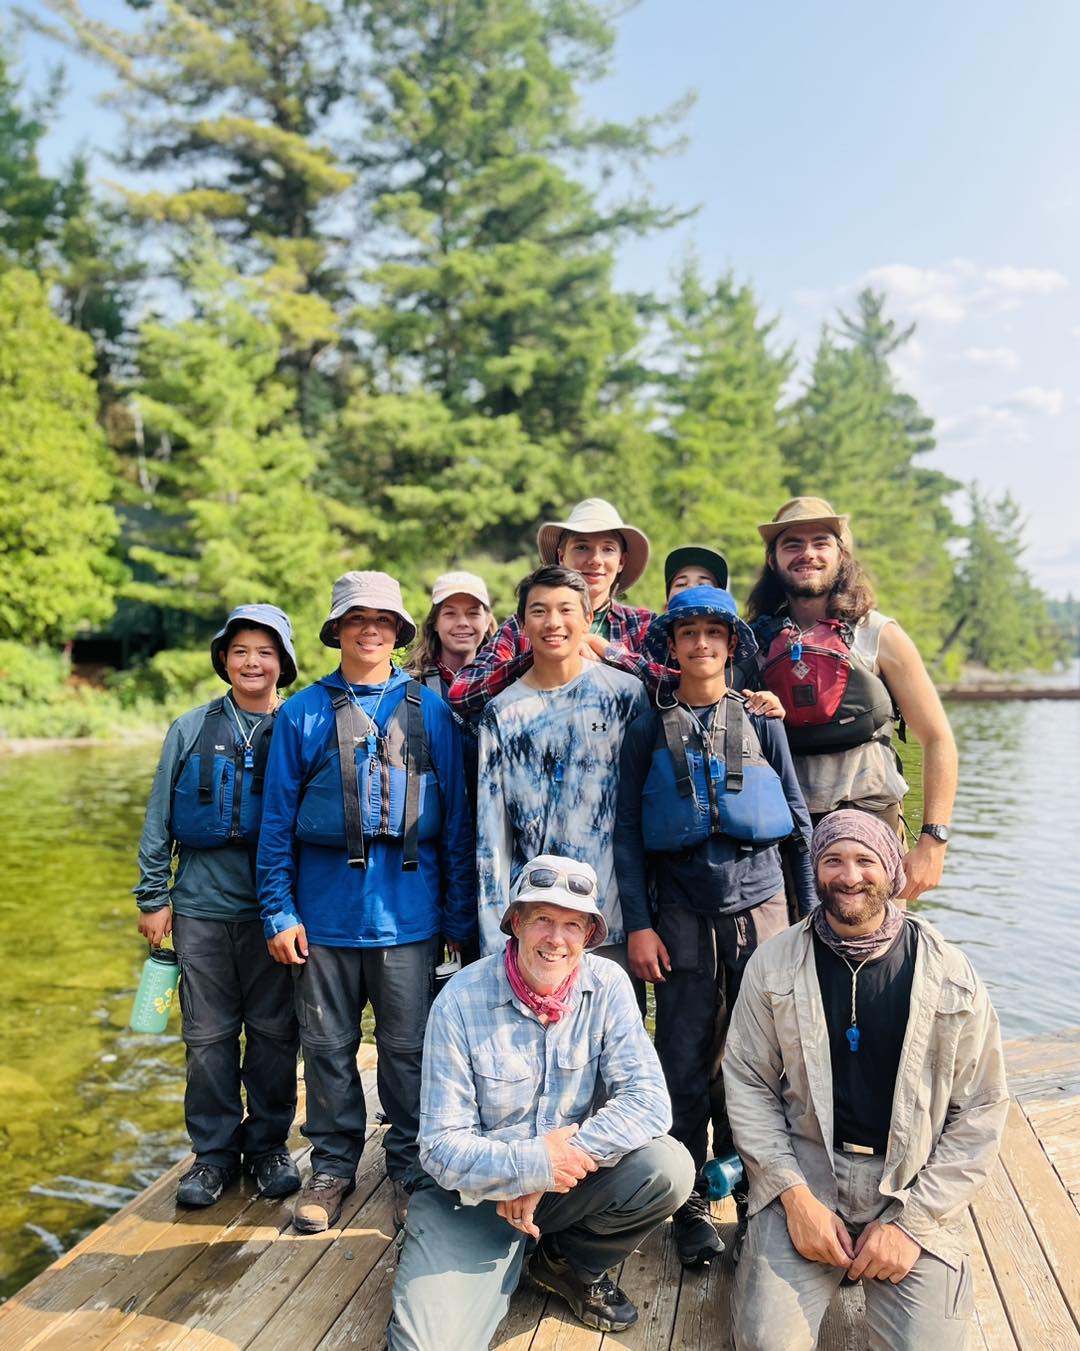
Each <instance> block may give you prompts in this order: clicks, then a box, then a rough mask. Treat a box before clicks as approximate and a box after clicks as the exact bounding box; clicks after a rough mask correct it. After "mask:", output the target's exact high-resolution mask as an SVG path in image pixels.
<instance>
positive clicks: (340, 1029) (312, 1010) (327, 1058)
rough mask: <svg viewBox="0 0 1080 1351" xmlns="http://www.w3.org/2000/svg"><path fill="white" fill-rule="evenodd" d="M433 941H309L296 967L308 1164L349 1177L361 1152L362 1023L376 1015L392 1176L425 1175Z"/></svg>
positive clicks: (409, 1181)
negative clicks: (367, 1012)
mask: <svg viewBox="0 0 1080 1351" xmlns="http://www.w3.org/2000/svg"><path fill="white" fill-rule="evenodd" d="M435 943H436V940H435V939H434V938H428V939H425V940H424V941H423V942H421V943H402V944H401V945H400V946H398V947H393V948H327V947H317V946H316V945H315V944H312V945H311V948H310V950H309V952H308V959H307V961H306V962H305V963H304V965H303V966H294V967H292V968H291V970H292V973H293V993H294V995H295V998H296V1016H297V1018H298V1019H299V1022H300V1044H301V1046H302V1047H303V1050H304V1081H305V1084H306V1087H307V1120H306V1121H305V1122H304V1124H303V1126H302V1127H301V1131H302V1133H303V1134H304V1135H306V1136H307V1138H308V1139H309V1140H310V1141H311V1168H312V1172H316V1173H332V1174H333V1175H334V1176H335V1177H348V1178H351V1177H352V1176H353V1174H354V1173H355V1172H356V1166H357V1164H358V1163H359V1162H360V1155H361V1154H362V1153H363V1150H364V1134H365V1131H366V1130H367V1105H366V1104H365V1102H364V1089H363V1085H362V1084H361V1082H360V1071H359V1070H358V1069H357V1067H356V1053H357V1051H358V1050H359V1049H360V1019H361V1016H362V1015H363V1012H364V1007H365V1005H366V1004H367V1003H369V1002H370V1004H371V1007H372V1011H373V1012H374V1014H375V1044H376V1046H377V1047H378V1051H379V1059H378V1066H377V1069H376V1075H377V1081H378V1087H379V1100H380V1102H381V1103H382V1109H383V1112H384V1114H385V1116H386V1119H387V1121H388V1122H389V1123H390V1128H389V1130H388V1131H387V1132H386V1136H385V1138H384V1140H383V1148H384V1149H385V1151H386V1171H387V1173H388V1175H389V1176H390V1177H392V1178H393V1179H395V1181H398V1182H402V1183H404V1184H405V1186H406V1187H412V1185H413V1184H414V1183H415V1182H416V1179H417V1178H418V1177H419V1176H420V1165H419V1163H418V1161H417V1150H416V1132H417V1130H418V1129H419V1126H420V1057H421V1053H422V1052H423V1049H424V1028H425V1026H426V1024H427V1016H428V1010H429V1009H430V1008H431V1000H432V997H433V994H434V989H435Z"/></svg>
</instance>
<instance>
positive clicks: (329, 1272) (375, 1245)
mask: <svg viewBox="0 0 1080 1351" xmlns="http://www.w3.org/2000/svg"><path fill="white" fill-rule="evenodd" d="M393 1233H394V1226H393V1197H392V1193H391V1189H390V1184H389V1183H388V1182H384V1183H383V1184H382V1185H381V1186H379V1187H377V1188H376V1190H375V1191H374V1192H373V1193H372V1195H371V1196H370V1197H369V1199H368V1200H367V1201H366V1202H365V1203H364V1204H363V1205H362V1206H361V1207H360V1209H359V1211H358V1212H357V1213H356V1215H355V1216H354V1217H353V1219H352V1220H351V1221H350V1222H349V1223H348V1224H347V1225H344V1226H343V1227H342V1228H341V1229H340V1230H339V1231H338V1232H337V1235H336V1237H335V1238H334V1239H333V1240H332V1241H331V1242H330V1243H329V1244H328V1245H326V1246H325V1248H324V1250H323V1251H322V1252H321V1253H320V1255H319V1260H318V1262H317V1263H316V1265H315V1266H314V1268H313V1269H312V1270H311V1271H309V1272H308V1273H307V1274H306V1276H305V1277H304V1280H303V1282H302V1283H301V1284H300V1285H298V1286H294V1287H293V1291H292V1293H291V1294H290V1295H289V1298H288V1299H287V1300H286V1301H285V1302H284V1303H283V1304H281V1305H280V1306H279V1308H278V1309H277V1311H276V1312H275V1313H274V1314H273V1316H272V1317H271V1318H270V1319H268V1320H267V1322H266V1324H265V1325H264V1327H263V1328H262V1330H261V1331H260V1332H259V1334H258V1335H257V1336H256V1337H255V1338H253V1340H252V1341H251V1342H250V1343H249V1345H250V1347H251V1348H252V1351H298V1347H299V1346H304V1347H311V1346H316V1345H317V1344H318V1343H319V1342H320V1341H321V1340H322V1339H323V1338H324V1337H325V1336H326V1334H327V1333H328V1332H329V1331H330V1329H331V1327H332V1326H333V1325H334V1323H335V1321H336V1320H337V1318H338V1317H339V1315H340V1314H341V1313H342V1311H343V1310H344V1308H345V1306H346V1305H347V1304H348V1303H349V1302H350V1301H351V1299H352V1297H353V1295H354V1294H355V1292H356V1290H357V1287H358V1286H360V1285H361V1284H362V1283H363V1281H364V1278H365V1277H366V1276H367V1275H368V1274H369V1272H370V1271H371V1270H372V1268H373V1267H375V1266H376V1264H377V1263H378V1261H379V1259H380V1258H381V1257H382V1256H383V1255H384V1254H385V1252H386V1250H387V1248H388V1246H389V1245H390V1244H391V1242H392V1240H393ZM384 1326H385V1320H384Z"/></svg>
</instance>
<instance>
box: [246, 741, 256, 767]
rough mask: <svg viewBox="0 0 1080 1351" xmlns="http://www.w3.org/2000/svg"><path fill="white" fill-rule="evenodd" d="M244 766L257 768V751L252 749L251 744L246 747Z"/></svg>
mask: <svg viewBox="0 0 1080 1351" xmlns="http://www.w3.org/2000/svg"><path fill="white" fill-rule="evenodd" d="M244 768H245V769H254V768H255V752H254V751H253V750H252V749H251V747H250V746H245V747H244Z"/></svg>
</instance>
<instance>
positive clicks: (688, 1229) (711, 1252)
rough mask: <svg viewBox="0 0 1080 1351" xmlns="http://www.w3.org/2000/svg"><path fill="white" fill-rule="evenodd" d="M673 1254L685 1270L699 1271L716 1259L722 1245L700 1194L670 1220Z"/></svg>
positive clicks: (680, 1208)
mask: <svg viewBox="0 0 1080 1351" xmlns="http://www.w3.org/2000/svg"><path fill="white" fill-rule="evenodd" d="M671 1228H672V1231H673V1233H674V1236H675V1251H676V1252H677V1253H678V1254H679V1261H680V1262H681V1263H682V1264H683V1266H684V1267H700V1266H704V1265H705V1264H706V1263H707V1262H711V1261H712V1260H713V1258H714V1257H719V1256H720V1254H721V1253H722V1252H723V1251H724V1243H723V1240H722V1239H721V1237H720V1235H719V1234H718V1233H717V1232H716V1225H715V1224H714V1223H713V1218H712V1214H711V1212H710V1210H709V1203H708V1201H707V1200H706V1199H705V1197H704V1196H702V1195H701V1193H700V1192H691V1193H690V1196H689V1198H688V1199H687V1200H686V1201H685V1202H684V1203H683V1204H682V1205H681V1206H680V1207H679V1208H678V1210H677V1211H676V1212H675V1214H674V1215H672V1217H671Z"/></svg>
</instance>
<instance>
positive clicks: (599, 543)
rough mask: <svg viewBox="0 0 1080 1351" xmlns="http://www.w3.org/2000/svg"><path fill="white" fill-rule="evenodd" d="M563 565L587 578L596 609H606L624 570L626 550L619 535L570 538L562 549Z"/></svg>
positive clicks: (590, 597)
mask: <svg viewBox="0 0 1080 1351" xmlns="http://www.w3.org/2000/svg"><path fill="white" fill-rule="evenodd" d="M559 562H560V563H561V564H562V565H563V567H564V568H573V569H574V571H575V572H580V573H581V575H582V577H584V578H585V585H586V586H587V587H588V588H589V599H590V600H591V601H592V606H593V609H594V610H596V609H599V607H600V606H601V605H606V604H607V602H608V599H609V598H610V596H611V588H612V587H613V586H614V585H615V583H616V581H617V580H618V577H619V573H620V572H622V570H623V546H622V540H621V539H620V538H619V537H618V535H608V534H595V535H593V534H590V535H567V536H566V538H565V539H564V540H563V542H562V544H561V545H560V547H559Z"/></svg>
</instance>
